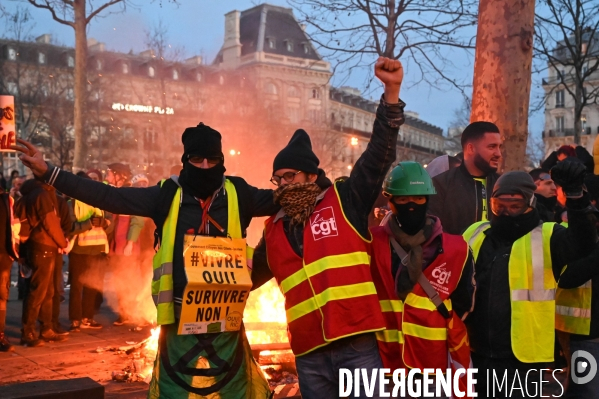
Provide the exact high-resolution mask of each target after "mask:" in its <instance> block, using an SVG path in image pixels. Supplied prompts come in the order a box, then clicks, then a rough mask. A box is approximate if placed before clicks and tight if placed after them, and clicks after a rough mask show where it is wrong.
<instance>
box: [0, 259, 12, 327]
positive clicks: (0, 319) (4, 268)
mask: <svg viewBox="0 0 599 399" xmlns="http://www.w3.org/2000/svg"><path fill="white" fill-rule="evenodd" d="M11 268H12V260H11V259H10V256H8V255H7V254H0V333H2V332H4V328H5V327H6V301H8V293H9V289H10V269H11Z"/></svg>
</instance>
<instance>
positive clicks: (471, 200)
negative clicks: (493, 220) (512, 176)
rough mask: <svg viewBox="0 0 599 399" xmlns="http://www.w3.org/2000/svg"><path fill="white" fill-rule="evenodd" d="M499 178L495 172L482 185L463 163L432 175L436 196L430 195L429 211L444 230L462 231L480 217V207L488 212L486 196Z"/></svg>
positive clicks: (489, 208)
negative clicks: (439, 221) (437, 219)
mask: <svg viewBox="0 0 599 399" xmlns="http://www.w3.org/2000/svg"><path fill="white" fill-rule="evenodd" d="M498 178H499V175H498V174H497V173H491V174H490V175H488V176H487V177H486V184H485V186H486V187H483V184H482V183H481V182H480V181H477V180H475V179H474V177H473V176H472V175H471V174H470V173H468V170H467V169H466V165H464V164H463V163H462V164H461V165H460V166H459V167H457V168H453V169H450V170H448V171H447V172H443V173H441V174H439V175H437V176H435V177H433V184H434V185H435V190H436V191H437V195H431V196H430V197H429V208H428V212H429V213H430V214H431V215H435V216H438V217H439V219H441V224H442V225H443V230H444V231H445V232H447V233H449V234H462V233H463V232H464V231H465V230H466V229H467V228H468V227H469V226H470V225H472V224H473V223H476V222H480V221H481V220H483V218H482V215H483V207H484V208H485V210H486V212H487V215H488V214H489V213H490V212H491V207H490V204H489V199H490V198H491V193H492V192H493V186H494V185H495V182H496V181H497V179H498ZM483 201H484V202H483ZM487 217H488V216H487Z"/></svg>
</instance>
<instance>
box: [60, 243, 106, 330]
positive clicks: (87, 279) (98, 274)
mask: <svg viewBox="0 0 599 399" xmlns="http://www.w3.org/2000/svg"><path fill="white" fill-rule="evenodd" d="M105 274H106V255H104V254H98V255H84V254H75V253H71V254H69V277H70V279H71V290H70V293H69V319H70V320H71V321H75V320H81V319H82V318H88V319H93V318H94V316H95V314H96V313H97V312H98V310H99V309H100V305H101V304H102V292H103V291H104V275H105Z"/></svg>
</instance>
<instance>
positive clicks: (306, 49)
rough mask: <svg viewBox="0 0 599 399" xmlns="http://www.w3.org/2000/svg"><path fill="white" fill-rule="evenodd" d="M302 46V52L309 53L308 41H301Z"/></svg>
mask: <svg viewBox="0 0 599 399" xmlns="http://www.w3.org/2000/svg"><path fill="white" fill-rule="evenodd" d="M302 47H303V49H304V54H310V46H309V45H308V43H303V44H302Z"/></svg>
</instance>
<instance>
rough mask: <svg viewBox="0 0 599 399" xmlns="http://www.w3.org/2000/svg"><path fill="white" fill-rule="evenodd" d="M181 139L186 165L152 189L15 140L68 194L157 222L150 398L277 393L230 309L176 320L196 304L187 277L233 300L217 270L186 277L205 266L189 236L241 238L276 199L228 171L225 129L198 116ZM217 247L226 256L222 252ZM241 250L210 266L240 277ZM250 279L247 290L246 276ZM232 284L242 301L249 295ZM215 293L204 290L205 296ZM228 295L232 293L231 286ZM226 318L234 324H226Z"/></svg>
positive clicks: (241, 398)
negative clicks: (89, 172) (51, 159)
mask: <svg viewBox="0 0 599 399" xmlns="http://www.w3.org/2000/svg"><path fill="white" fill-rule="evenodd" d="M182 142H183V149H184V152H183V156H182V158H181V162H182V163H183V170H182V171H181V173H180V174H179V176H172V177H171V178H170V179H168V180H165V181H163V182H161V184H159V185H155V186H152V187H148V188H140V187H122V188H116V187H111V186H109V185H107V184H103V183H99V182H94V181H92V180H89V179H83V178H80V177H78V176H75V175H73V174H71V173H68V172H65V171H63V170H60V169H59V168H57V167H54V166H52V165H50V164H47V163H46V162H45V161H44V160H43V157H42V153H41V152H39V151H38V150H37V149H36V148H35V146H33V145H32V144H31V143H29V142H26V141H24V140H19V144H20V146H14V147H15V149H17V150H18V151H20V152H22V154H21V160H22V162H23V163H24V164H25V165H26V166H27V167H29V168H31V170H32V172H33V173H34V174H35V175H36V176H37V177H38V178H39V179H43V180H44V181H45V182H47V183H48V184H51V185H53V186H55V187H56V188H57V189H59V190H60V191H61V192H63V193H65V194H66V195H68V196H70V197H72V198H75V199H77V200H79V201H82V202H84V203H86V204H89V205H90V206H94V207H97V208H100V209H105V210H107V211H109V212H112V213H115V214H126V215H138V216H143V217H149V218H152V219H153V221H154V223H155V224H156V226H157V228H158V231H157V238H158V244H159V245H160V249H159V250H158V252H157V253H156V255H155V256H154V259H153V278H152V296H153V299H154V303H155V304H156V307H157V323H158V324H159V325H160V326H161V330H160V338H159V350H158V355H157V358H156V362H155V365H154V371H153V374H152V382H151V384H150V390H149V393H148V397H149V398H151V399H154V398H187V397H194V398H211V399H217V398H226V399H245V398H250V397H251V398H257V399H266V398H269V397H270V395H271V392H270V388H269V385H268V382H267V381H266V378H265V377H264V374H263V373H262V371H261V370H260V367H259V366H258V364H257V363H256V361H255V360H254V358H253V356H252V353H251V349H250V346H249V343H248V341H247V337H246V334H245V331H244V329H243V325H242V324H239V323H238V324H236V325H230V324H229V321H228V320H227V321H226V322H225V319H226V316H227V315H226V313H225V312H224V311H222V312H221V311H219V315H220V318H218V319H217V320H215V322H213V323H208V322H204V321H203V320H204V319H203V318H202V319H201V320H199V321H198V320H197V319H196V321H198V322H197V323H190V324H192V325H191V328H189V330H185V331H183V330H182V328H183V327H189V326H184V325H183V324H181V325H180V323H179V321H180V320H181V318H182V317H183V316H182V315H183V314H184V313H183V312H185V310H186V309H189V308H190V307H192V310H193V305H194V304H195V303H194V300H193V298H192V301H191V303H190V302H189V301H188V299H189V297H188V296H185V299H186V300H185V301H183V298H184V293H185V291H186V288H187V286H188V284H194V285H195V286H197V285H198V284H199V285H201V287H202V288H201V289H199V290H198V291H202V292H203V294H205V295H209V294H213V295H219V298H221V300H223V301H224V300H227V299H226V297H224V295H222V294H223V292H222V291H221V293H220V294H218V292H216V291H212V288H211V287H214V286H215V285H216V284H215V283H220V282H218V281H217V280H218V279H219V277H220V278H221V281H222V278H223V275H220V276H219V275H217V276H216V277H215V279H214V281H213V284H211V285H210V284H208V282H207V281H206V282H204V283H203V285H202V283H201V282H199V283H198V281H197V280H194V281H190V280H189V279H188V277H187V276H188V272H191V269H190V266H191V267H193V266H200V267H201V266H202V265H201V262H199V259H200V256H199V255H196V258H195V264H194V261H193V259H192V261H191V262H189V261H188V260H184V259H185V256H188V255H192V256H193V254H194V253H193V252H192V251H187V252H186V254H187V255H185V254H184V251H185V249H187V248H190V245H191V244H190V241H191V242H192V243H193V242H195V241H197V242H198V243H202V242H205V241H206V240H208V241H210V240H214V238H210V237H221V239H222V238H224V239H226V240H227V243H228V242H229V241H230V242H239V241H240V240H241V241H242V240H243V237H245V231H246V228H247V226H248V225H249V223H250V221H251V219H252V217H254V216H268V215H272V214H274V213H276V212H277V210H278V209H279V207H278V206H276V205H274V204H273V201H272V190H260V189H257V188H255V187H252V186H250V185H249V184H248V183H247V182H246V181H245V180H243V179H242V178H240V177H231V176H225V170H226V169H225V165H224V156H223V153H222V143H221V135H220V133H219V132H217V131H216V130H214V129H212V128H210V127H209V126H206V125H204V124H203V123H200V124H199V125H198V126H196V127H190V128H187V129H186V130H185V132H184V133H183V136H182ZM23 146H24V147H23ZM227 245H228V244H227ZM211 253H212V254H213V256H217V255H219V254H220V252H219V251H218V250H214V251H211ZM211 256H212V255H211ZM244 258H245V254H238V255H236V258H235V262H233V263H231V261H230V259H225V260H224V261H223V259H222V258H220V263H219V262H218V260H217V261H214V263H213V264H214V265H216V266H215V267H223V266H224V267H227V268H228V267H234V268H235V272H236V273H238V274H237V276H238V277H239V276H244V273H245V275H247V273H248V267H247V265H246V264H245V261H244ZM147 267H150V265H148V266H147ZM221 270H222V269H221ZM229 273H232V272H229ZM227 276H229V275H227ZM232 277H233V276H231V278H232ZM247 281H248V282H249V283H248V285H247V286H248V289H247V291H249V289H250V288H251V281H250V278H249V276H247ZM209 285H210V287H209ZM206 292H208V294H206ZM229 292H231V291H229ZM234 292H235V294H236V297H235V298H236V299H235V301H237V302H243V300H242V297H243V298H246V297H247V296H246V295H245V294H244V295H241V293H238V292H237V291H234ZM196 294H199V292H198V293H196ZM238 294H239V295H238ZM214 300H215V298H214V297H213V298H212V299H210V298H209V297H208V296H203V297H202V296H201V295H200V300H199V301H200V303H202V302H204V301H207V302H210V301H214ZM228 300H229V302H231V301H232V294H231V296H228ZM229 302H228V303H229ZM213 303H214V302H213ZM132 306H135V304H132ZM219 309H220V307H219ZM242 311H243V310H241V312H242ZM214 316H216V310H215V311H214ZM239 316H240V315H239ZM202 317H203V316H202ZM239 318H240V317H239ZM210 321H212V320H210ZM223 326H224V327H226V329H227V330H230V331H223ZM229 327H230V328H229ZM212 331H214V332H212ZM195 332H198V333H195ZM180 333H184V334H180Z"/></svg>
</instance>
